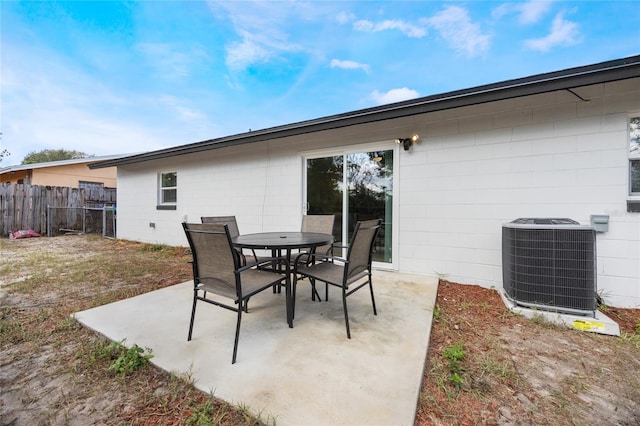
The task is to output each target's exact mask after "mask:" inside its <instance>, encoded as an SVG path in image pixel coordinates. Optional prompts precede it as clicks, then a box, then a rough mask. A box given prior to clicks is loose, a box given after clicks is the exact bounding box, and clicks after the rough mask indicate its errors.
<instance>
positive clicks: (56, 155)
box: [22, 149, 93, 164]
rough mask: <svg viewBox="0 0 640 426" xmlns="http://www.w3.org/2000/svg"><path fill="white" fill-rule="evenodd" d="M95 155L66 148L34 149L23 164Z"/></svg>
mask: <svg viewBox="0 0 640 426" xmlns="http://www.w3.org/2000/svg"><path fill="white" fill-rule="evenodd" d="M88 157H93V155H89V154H85V153H84V152H80V151H75V150H73V151H68V150H66V149H43V150H42V151H37V152H36V151H32V152H30V153H28V154H27V155H26V156H25V157H24V160H22V164H36V163H48V162H49V161H60V160H76V159H80V158H88Z"/></svg>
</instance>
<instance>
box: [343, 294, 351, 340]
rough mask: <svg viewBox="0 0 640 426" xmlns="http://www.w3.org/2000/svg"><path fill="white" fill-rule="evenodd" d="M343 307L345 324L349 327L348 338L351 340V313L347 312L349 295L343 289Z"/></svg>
mask: <svg viewBox="0 0 640 426" xmlns="http://www.w3.org/2000/svg"><path fill="white" fill-rule="evenodd" d="M342 307H343V308H344V323H345V325H346V326H347V338H349V339H351V330H349V312H348V311H347V293H346V290H345V288H344V287H342Z"/></svg>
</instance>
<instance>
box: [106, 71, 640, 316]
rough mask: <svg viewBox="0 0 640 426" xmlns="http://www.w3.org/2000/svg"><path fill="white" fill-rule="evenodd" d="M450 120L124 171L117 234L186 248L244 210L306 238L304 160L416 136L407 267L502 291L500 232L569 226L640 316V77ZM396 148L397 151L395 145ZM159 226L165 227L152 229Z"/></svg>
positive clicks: (255, 223) (401, 187)
mask: <svg viewBox="0 0 640 426" xmlns="http://www.w3.org/2000/svg"><path fill="white" fill-rule="evenodd" d="M576 91H577V92H579V94H580V96H582V97H583V98H585V99H589V101H588V102H584V101H581V100H579V99H578V98H577V97H576V96H574V95H573V94H571V93H569V92H567V91H563V92H554V93H549V94H544V95H536V96H529V97H524V98H518V99H512V100H507V101H500V102H493V103H488V104H483V105H477V106H470V107H464V108H458V109H455V110H448V111H440V112H437V113H431V114H425V115H421V116H414V117H408V118H402V119H394V120H387V121H382V122H376V123H370V124H367V125H362V126H352V127H347V128H342V129H337V130H332V131H325V132H317V133H313V134H307V135H301V136H296V137H291V138H286V139H278V140H273V141H268V142H262V143H253V144H248V145H241V146H237V147H232V148H225V149H218V150H213V151H209V152H205V153H198V154H190V155H184V156H178V157H174V158H171V159H167V160H162V161H160V160H158V161H150V162H147V163H140V164H137V165H135V164H134V165H124V166H119V167H118V169H119V171H118V173H119V174H118V179H119V180H118V198H119V199H118V237H119V238H125V239H132V240H139V241H147V242H157V243H167V244H173V245H186V240H185V238H184V235H183V232H182V229H181V227H180V222H181V221H182V220H185V219H186V220H189V221H199V218H200V216H203V215H227V214H235V215H236V216H237V218H238V223H239V226H240V231H241V232H242V233H248V232H259V231H273V230H282V229H297V228H299V226H300V221H301V218H300V217H301V213H302V194H303V189H302V175H303V155H304V153H306V152H309V151H314V150H319V149H324V148H330V147H341V146H345V145H347V144H364V143H367V142H369V143H380V142H385V141H388V143H389V147H395V144H393V142H392V141H393V139H394V138H396V137H406V136H409V135H410V134H412V133H414V132H415V133H418V134H419V135H420V137H421V138H420V141H419V142H418V143H417V144H416V145H414V146H413V148H412V149H411V151H408V152H405V151H402V150H397V151H396V155H397V158H396V162H397V164H398V176H397V178H398V186H397V187H396V189H395V196H396V197H398V199H399V202H398V204H399V209H398V210H399V211H397V212H396V214H395V216H394V226H396V227H398V229H399V233H398V239H399V240H398V241H399V250H398V252H397V253H394V256H396V259H397V266H398V269H399V271H401V272H407V273H418V274H428V275H441V276H444V277H446V278H447V279H450V280H452V281H456V282H461V283H469V284H479V285H483V286H496V287H500V286H501V285H502V266H501V233H502V225H503V224H504V223H506V222H510V221H512V220H514V219H516V218H520V217H568V218H571V219H574V220H577V221H579V222H580V223H582V224H589V223H590V216H591V215H592V214H606V215H609V217H610V220H609V231H608V232H606V233H598V234H597V270H598V276H597V280H598V289H599V292H600V293H601V294H602V295H603V296H604V298H605V301H606V302H607V303H609V304H611V305H614V306H622V307H640V214H639V213H628V212H627V207H626V201H627V199H628V198H629V197H628V195H627V194H628V153H627V152H628V133H627V128H628V119H629V114H630V113H638V112H640V89H639V87H638V85H637V81H633V82H632V81H627V82H625V81H623V82H616V83H608V84H601V85H596V86H590V87H583V88H579V89H576ZM396 149H397V148H396ZM161 171H177V173H178V203H177V204H178V205H177V209H176V210H175V211H161V210H156V203H157V195H156V190H157V179H158V178H157V175H158V173H159V172H161ZM149 223H155V228H150V227H149Z"/></svg>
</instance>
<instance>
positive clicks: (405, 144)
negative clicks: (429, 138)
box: [396, 135, 419, 151]
mask: <svg viewBox="0 0 640 426" xmlns="http://www.w3.org/2000/svg"><path fill="white" fill-rule="evenodd" d="M418 138H419V136H418V135H413V136H411V137H410V138H399V139H396V143H397V144H398V145H402V148H404V150H405V151H409V148H411V145H413V143H414V142H416V141H417V140H418Z"/></svg>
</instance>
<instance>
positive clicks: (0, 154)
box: [0, 149, 11, 163]
mask: <svg viewBox="0 0 640 426" xmlns="http://www.w3.org/2000/svg"><path fill="white" fill-rule="evenodd" d="M10 155H11V154H10V153H9V151H7V150H6V149H3V150H2V151H0V163H2V160H3V159H4V158H5V157H8V156H10Z"/></svg>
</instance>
